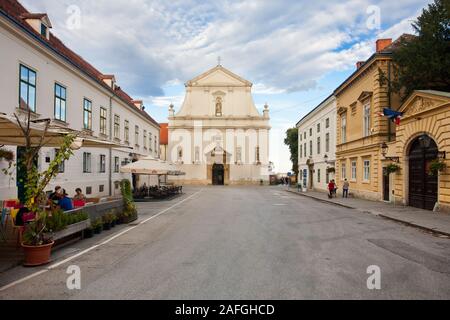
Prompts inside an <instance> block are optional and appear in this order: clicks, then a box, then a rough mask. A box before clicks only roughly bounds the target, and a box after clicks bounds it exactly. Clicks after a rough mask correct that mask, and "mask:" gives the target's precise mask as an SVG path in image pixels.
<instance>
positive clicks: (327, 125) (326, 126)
mask: <svg viewBox="0 0 450 320" xmlns="http://www.w3.org/2000/svg"><path fill="white" fill-rule="evenodd" d="M329 127H330V118H327V119H326V120H325V128H329Z"/></svg>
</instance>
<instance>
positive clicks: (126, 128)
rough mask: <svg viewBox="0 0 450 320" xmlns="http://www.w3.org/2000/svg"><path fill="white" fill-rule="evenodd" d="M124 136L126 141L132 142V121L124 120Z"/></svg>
mask: <svg viewBox="0 0 450 320" xmlns="http://www.w3.org/2000/svg"><path fill="white" fill-rule="evenodd" d="M123 138H124V140H125V142H130V122H129V121H128V120H125V122H124V130H123Z"/></svg>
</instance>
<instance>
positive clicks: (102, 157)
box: [99, 154, 106, 173]
mask: <svg viewBox="0 0 450 320" xmlns="http://www.w3.org/2000/svg"><path fill="white" fill-rule="evenodd" d="M99 172H101V173H105V172H106V156H105V155H104V154H101V155H100V170H99Z"/></svg>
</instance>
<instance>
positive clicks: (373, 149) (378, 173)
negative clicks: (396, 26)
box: [334, 39, 400, 201]
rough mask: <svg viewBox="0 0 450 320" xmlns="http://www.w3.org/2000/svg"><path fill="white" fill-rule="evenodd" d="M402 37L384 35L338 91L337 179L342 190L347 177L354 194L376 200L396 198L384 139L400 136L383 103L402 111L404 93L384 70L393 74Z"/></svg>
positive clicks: (335, 92) (387, 140)
mask: <svg viewBox="0 0 450 320" xmlns="http://www.w3.org/2000/svg"><path fill="white" fill-rule="evenodd" d="M395 44H396V42H394V43H392V41H391V39H380V40H377V43H376V52H375V53H374V54H373V55H372V56H371V57H370V58H369V59H368V60H367V61H365V62H358V63H357V70H356V71H355V72H354V73H353V74H352V75H350V77H348V78H347V79H346V80H345V81H344V82H343V83H342V84H341V85H340V86H339V87H338V88H337V89H336V90H335V91H334V95H335V96H336V99H337V113H338V114H337V125H336V127H337V139H336V140H337V142H336V143H337V145H336V174H335V176H336V183H337V186H338V190H342V187H341V186H342V184H343V181H344V179H348V181H349V183H350V193H351V194H353V195H354V196H356V197H361V198H366V199H370V200H383V199H384V200H387V201H389V200H391V199H392V192H391V189H392V187H391V185H390V184H389V182H390V181H389V179H384V180H386V181H384V180H383V166H384V163H385V161H384V157H383V156H382V153H381V151H382V148H381V146H382V144H383V143H387V142H390V141H392V140H393V139H394V137H395V127H394V125H393V124H392V123H391V122H390V121H389V120H387V118H385V117H381V116H379V115H378V114H379V113H382V111H383V108H392V109H394V110H397V109H398V108H399V107H400V98H399V96H398V95H395V94H392V93H389V89H388V85H387V83H382V82H380V75H381V73H382V74H384V75H385V76H387V77H389V76H392V69H393V68H392V61H391V60H392V48H393V47H394V46H395Z"/></svg>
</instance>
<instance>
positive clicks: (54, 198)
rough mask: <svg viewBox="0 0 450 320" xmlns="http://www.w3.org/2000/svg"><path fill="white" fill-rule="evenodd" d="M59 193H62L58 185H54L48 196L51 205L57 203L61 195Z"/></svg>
mask: <svg viewBox="0 0 450 320" xmlns="http://www.w3.org/2000/svg"><path fill="white" fill-rule="evenodd" d="M61 193H62V189H61V187H60V186H56V187H55V191H54V192H52V193H51V194H50V195H49V196H48V201H49V202H50V204H53V205H57V204H58V201H59V199H60V197H61Z"/></svg>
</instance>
